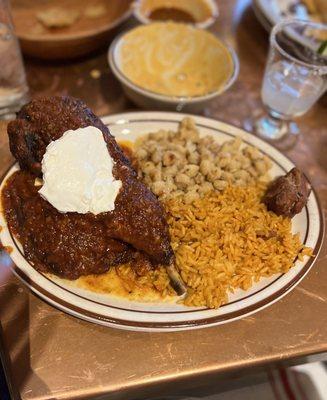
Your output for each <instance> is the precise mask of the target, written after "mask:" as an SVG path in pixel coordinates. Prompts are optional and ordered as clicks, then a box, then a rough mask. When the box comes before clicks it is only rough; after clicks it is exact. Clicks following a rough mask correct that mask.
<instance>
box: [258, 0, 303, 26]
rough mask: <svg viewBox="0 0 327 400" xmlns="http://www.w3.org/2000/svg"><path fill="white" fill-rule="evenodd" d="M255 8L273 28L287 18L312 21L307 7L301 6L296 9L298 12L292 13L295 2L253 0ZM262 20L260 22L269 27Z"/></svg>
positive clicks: (288, 0) (286, 0) (287, 0)
mask: <svg viewBox="0 0 327 400" xmlns="http://www.w3.org/2000/svg"><path fill="white" fill-rule="evenodd" d="M253 4H254V7H255V8H257V9H258V12H259V13H261V14H262V16H263V18H265V19H266V20H268V21H269V23H270V25H271V26H274V25H276V24H277V23H278V22H280V21H281V20H282V19H285V18H298V19H305V20H310V15H309V14H308V12H307V10H306V7H305V6H300V7H298V8H297V9H296V12H294V11H291V10H292V9H291V6H292V5H294V0H253ZM263 18H260V16H259V18H258V19H259V21H260V22H262V24H263V25H264V26H265V28H266V27H267V26H266V25H267V24H265V23H264V22H263V21H264V20H263Z"/></svg>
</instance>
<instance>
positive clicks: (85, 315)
mask: <svg viewBox="0 0 327 400" xmlns="http://www.w3.org/2000/svg"><path fill="white" fill-rule="evenodd" d="M186 116H191V117H193V118H194V119H195V121H196V124H197V125H201V122H203V123H205V122H207V124H206V127H207V128H209V129H210V128H214V125H216V128H215V129H217V130H223V128H225V129H227V131H229V134H232V135H235V134H237V133H242V135H243V136H244V134H245V136H246V135H247V134H248V135H250V134H249V133H248V132H246V131H244V130H243V129H240V128H238V127H235V126H234V125H231V124H228V123H225V122H221V121H218V120H214V119H212V118H207V117H202V116H197V115H191V114H185V113H174V112H160V111H156V112H151V111H150V112H127V113H119V114H112V115H108V116H104V117H102V118H101V119H102V121H103V122H104V123H105V124H106V125H107V126H109V129H110V126H112V125H119V121H120V120H123V121H125V122H127V123H133V122H134V123H135V122H151V120H155V121H153V122H159V121H158V117H161V118H162V121H164V122H166V123H167V122H172V123H178V122H179V121H180V120H181V119H182V118H184V117H186ZM149 117H151V118H149ZM171 117H172V118H173V120H171V119H170V118H171ZM133 118H134V119H133ZM226 133H228V132H226ZM251 136H252V135H251ZM248 137H250V136H248ZM254 141H259V142H261V144H262V145H264V146H265V147H268V148H269V149H270V151H273V152H277V154H278V155H279V157H280V156H282V158H284V161H287V162H288V163H290V164H292V165H294V164H293V162H292V161H291V160H290V159H289V158H288V157H287V156H285V155H284V154H282V153H281V152H280V151H279V150H278V149H276V148H275V147H274V146H271V145H270V144H268V143H266V142H264V141H263V140H261V139H260V138H257V137H255V140H254ZM275 162H276V161H275ZM15 164H16V163H14V164H13V165H15ZM13 165H11V166H10V167H9V168H8V169H7V170H6V171H5V173H4V174H3V176H2V177H1V180H0V183H1V185H2V183H3V181H4V179H6V177H7V175H8V173H9V171H10V170H11V169H12V168H13ZM311 187H312V192H313V194H314V200H315V202H316V206H317V210H318V217H319V234H318V238H317V242H316V245H315V248H314V252H315V257H313V258H310V259H308V260H307V262H306V263H305V264H304V265H303V266H302V268H301V270H300V271H299V272H298V274H297V275H296V276H294V278H293V279H292V280H291V281H290V282H288V283H287V284H285V285H284V286H283V287H282V288H280V289H279V290H277V291H275V292H273V293H272V294H270V295H269V296H267V297H266V298H264V299H262V300H259V301H258V302H256V303H254V304H252V305H248V306H246V307H245V308H243V309H242V310H241V315H235V314H239V311H232V312H229V313H228V314H225V315H216V316H211V317H207V318H206V317H204V318H202V319H199V320H186V321H177V322H176V321H175V322H173V321H171V322H161V323H160V322H147V321H142V322H138V321H130V320H119V319H118V318H116V317H114V319H112V318H110V317H107V316H100V315H99V314H96V313H94V312H93V311H90V310H85V309H84V308H80V307H76V306H75V305H72V304H70V303H66V301H64V300H62V299H60V298H58V296H56V295H53V293H49V292H48V291H47V290H43V288H40V287H37V288H35V287H33V286H32V284H31V282H29V281H30V279H29V277H28V276H26V275H25V273H24V272H23V271H21V270H20V269H19V267H18V266H16V265H15V263H14V262H13V261H12V263H11V264H12V269H13V271H14V273H15V275H17V276H18V277H19V278H20V279H21V280H22V281H23V283H24V284H26V285H27V286H28V287H29V288H30V289H31V290H32V291H33V292H34V293H36V294H37V295H38V296H40V297H41V298H42V299H43V300H45V301H46V302H48V303H50V304H51V305H53V306H55V307H56V308H59V309H61V310H62V311H65V312H67V313H69V314H72V315H74V316H77V317H79V318H82V319H85V320H87V321H90V322H95V323H98V324H101V325H106V326H110V327H115V328H120V329H128V330H134V331H135V330H140V331H161V332H162V331H165V332H167V331H180V330H188V329H199V328H205V327H209V326H215V325H219V324H223V323H228V322H231V321H234V320H237V319H241V318H244V317H246V316H249V315H251V314H254V313H256V312H258V311H260V310H262V309H264V308H266V307H268V306H270V305H272V304H274V303H275V302H277V301H278V300H280V299H281V298H282V297H284V296H285V295H286V294H287V293H289V292H290V291H291V290H292V289H293V288H294V287H295V286H296V285H297V284H298V283H300V282H301V281H302V279H303V278H304V277H305V276H306V274H307V273H308V272H309V270H310V269H311V268H312V266H313V264H314V262H315V261H316V259H317V257H318V254H319V251H320V248H321V245H322V243H323V238H324V231H325V229H324V227H325V222H324V218H323V213H322V207H321V204H320V200H319V197H318V195H317V192H316V190H315V189H314V187H313V186H312V185H311ZM8 231H9V229H8ZM22 275H23V276H22ZM24 275H25V276H24ZM32 283H33V284H34V285H35V282H32ZM36 286H38V285H36ZM49 295H50V297H52V298H49ZM53 297H54V299H53ZM55 299H58V300H59V301H60V302H61V303H62V304H61V303H60V302H59V303H58V302H57V301H56V300H55ZM91 301H92V300H91ZM66 306H67V307H66ZM72 308H74V310H72Z"/></svg>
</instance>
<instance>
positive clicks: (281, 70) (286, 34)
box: [254, 19, 327, 141]
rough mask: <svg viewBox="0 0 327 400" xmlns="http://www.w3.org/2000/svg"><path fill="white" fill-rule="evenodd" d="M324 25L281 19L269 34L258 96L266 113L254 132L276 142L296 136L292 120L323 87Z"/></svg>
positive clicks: (326, 67)
mask: <svg viewBox="0 0 327 400" xmlns="http://www.w3.org/2000/svg"><path fill="white" fill-rule="evenodd" d="M326 40H327V25H324V24H318V23H314V22H308V21H302V20H294V19H293V20H284V21H283V22H280V23H279V24H277V25H276V26H275V27H274V28H273V30H272V32H271V35H270V49H269V55H268V60H267V64H266V70H265V74H264V78H263V84H262V91H261V97H262V101H263V104H264V106H265V107H266V109H267V111H268V113H267V115H265V116H263V117H262V118H260V119H259V120H257V121H256V122H255V125H254V128H255V133H256V134H257V135H259V136H261V137H263V138H264V139H268V140H275V141H278V140H280V139H284V138H285V137H286V136H289V135H292V134H298V132H299V129H298V126H297V125H296V124H295V122H293V118H295V117H298V116H301V115H303V114H305V113H306V112H307V111H308V110H309V109H310V108H311V107H312V106H313V105H314V103H315V102H316V101H317V100H318V99H319V97H320V96H321V95H322V94H323V93H324V92H325V90H326V88H327V43H326Z"/></svg>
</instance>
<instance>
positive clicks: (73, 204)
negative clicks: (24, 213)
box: [39, 126, 122, 214]
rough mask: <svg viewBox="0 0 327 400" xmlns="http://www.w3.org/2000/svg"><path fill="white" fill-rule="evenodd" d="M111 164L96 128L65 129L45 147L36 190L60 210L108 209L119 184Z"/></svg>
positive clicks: (113, 200) (97, 212)
mask: <svg viewBox="0 0 327 400" xmlns="http://www.w3.org/2000/svg"><path fill="white" fill-rule="evenodd" d="M114 164H115V163H114V160H113V159H112V158H111V156H110V154H109V152H108V149H107V146H106V143H105V141H104V138H103V135H102V132H101V131H100V130H99V129H98V128H95V127H93V126H88V127H86V128H79V129H76V130H69V131H67V132H65V133H64V135H63V136H62V137H61V138H60V139H58V140H55V141H53V142H51V143H50V144H49V145H48V146H47V148H46V152H45V154H44V156H43V160H42V172H43V186H42V188H41V189H40V190H39V193H40V195H41V196H42V197H43V198H44V199H46V200H47V201H48V202H49V203H50V204H52V205H53V207H55V208H56V209H57V210H58V211H61V212H77V213H80V214H86V213H88V212H90V213H93V214H99V213H101V212H106V211H112V210H114V208H115V200H116V197H117V195H118V193H119V190H120V188H121V187H122V182H121V181H120V180H116V179H115V177H114V176H113V174H112V169H113V166H114Z"/></svg>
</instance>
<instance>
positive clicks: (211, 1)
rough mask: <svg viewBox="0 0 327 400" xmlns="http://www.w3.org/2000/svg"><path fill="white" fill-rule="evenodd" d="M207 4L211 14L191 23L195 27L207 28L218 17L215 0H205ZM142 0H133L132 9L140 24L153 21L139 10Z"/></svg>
mask: <svg viewBox="0 0 327 400" xmlns="http://www.w3.org/2000/svg"><path fill="white" fill-rule="evenodd" d="M186 1H187V0H186ZM205 1H206V3H207V4H208V6H209V7H210V9H211V14H212V15H211V16H210V17H209V18H208V19H206V20H205V21H202V22H196V23H195V24H192V25H193V26H195V27H196V28H202V29H207V28H209V27H210V26H211V25H212V24H213V23H214V22H215V21H216V19H217V18H218V15H219V10H218V6H217V4H216V2H215V1H214V0H205ZM142 2H143V0H135V1H134V3H133V9H134V17H135V18H136V19H137V21H138V22H140V23H141V24H149V23H151V22H153V21H152V20H150V19H149V18H147V17H146V16H145V15H144V14H143V13H142V12H141V6H142Z"/></svg>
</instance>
